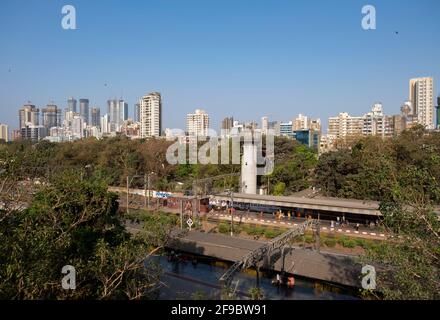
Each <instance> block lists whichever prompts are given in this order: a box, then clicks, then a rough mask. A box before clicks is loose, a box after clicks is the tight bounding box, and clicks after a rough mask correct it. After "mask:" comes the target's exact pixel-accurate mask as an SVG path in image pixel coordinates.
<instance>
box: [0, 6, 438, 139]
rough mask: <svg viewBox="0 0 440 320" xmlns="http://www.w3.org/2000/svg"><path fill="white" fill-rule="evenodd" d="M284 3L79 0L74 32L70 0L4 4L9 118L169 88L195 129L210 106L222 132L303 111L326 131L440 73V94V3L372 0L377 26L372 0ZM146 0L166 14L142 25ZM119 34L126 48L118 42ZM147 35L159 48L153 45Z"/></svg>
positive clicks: (173, 116) (175, 112) (4, 116)
mask: <svg viewBox="0 0 440 320" xmlns="http://www.w3.org/2000/svg"><path fill="white" fill-rule="evenodd" d="M276 3H277V5H273V4H265V3H264V2H261V1H256V2H252V6H251V2H249V1H242V2H240V3H237V4H235V3H234V7H233V8H234V10H232V11H231V5H232V4H233V3H232V2H228V1H222V2H217V3H216V2H213V3H209V4H208V3H202V2H200V1H190V2H187V3H185V5H183V4H179V3H178V2H175V5H173V7H172V8H169V7H167V6H166V5H164V4H160V3H140V4H137V5H134V6H130V7H125V6H123V5H122V4H119V3H115V2H110V3H108V2H107V3H106V5H103V4H102V3H99V2H96V3H87V2H84V1H73V2H72V5H74V6H75V7H76V9H77V16H78V29H77V30H71V31H66V30H63V29H62V28H61V27H60V20H61V17H62V15H61V7H62V5H63V4H64V3H62V2H60V1H53V2H50V3H46V2H45V3H39V2H34V1H26V2H20V1H17V2H2V4H1V5H0V6H1V7H2V10H1V11H0V12H1V13H0V15H1V18H2V19H1V22H0V24H1V27H2V30H10V31H8V33H7V34H6V33H2V34H1V36H0V40H1V41H2V43H6V44H8V45H7V46H5V47H4V48H3V49H2V51H1V53H0V55H1V57H2V58H1V59H0V82H1V83H2V84H4V85H2V86H1V88H0V95H1V96H2V98H3V99H2V101H1V102H0V110H1V111H0V122H1V123H5V124H8V125H9V128H10V129H14V128H16V127H17V120H16V118H17V110H18V109H19V108H20V107H21V106H22V105H23V104H25V103H26V101H28V100H29V101H31V102H32V104H35V105H36V106H37V107H39V108H42V107H43V106H46V105H47V104H52V103H53V104H55V105H57V106H58V107H59V108H62V109H64V108H65V107H66V106H67V105H66V104H67V101H66V100H67V97H70V96H74V97H75V98H77V99H78V101H79V99H80V98H84V97H85V98H88V99H89V105H90V107H92V106H93V107H96V106H98V107H100V109H101V114H105V112H104V110H105V105H106V101H107V100H108V99H109V98H110V97H120V96H122V97H124V100H125V101H126V102H127V103H128V106H129V108H128V109H129V117H131V118H133V107H134V104H135V103H137V102H138V101H139V99H140V98H141V97H142V95H143V94H144V93H145V92H154V91H158V92H160V93H161V94H162V96H163V114H164V118H163V128H185V122H184V121H185V118H186V114H187V113H188V112H190V111H191V110H194V109H195V108H202V109H205V110H206V111H207V112H208V113H209V115H210V118H211V123H212V127H213V128H214V129H217V130H218V131H219V128H220V123H221V120H222V119H223V118H224V117H225V116H227V115H233V116H234V118H237V119H240V120H241V121H252V120H257V119H259V118H260V117H261V116H268V117H269V119H270V120H283V119H285V118H286V117H285V116H286V114H287V115H289V117H293V116H294V115H297V114H299V113H307V115H308V116H310V117H312V118H321V119H323V129H324V131H325V130H326V128H327V121H326V119H328V118H329V117H330V116H333V115H335V113H336V112H343V111H344V112H349V113H350V114H363V113H364V112H365V110H369V108H370V106H371V105H372V104H373V103H375V102H376V101H380V102H382V104H383V106H384V109H385V110H386V112H387V113H389V114H397V113H399V110H400V106H401V105H402V103H403V102H404V101H405V100H407V99H409V97H408V96H407V95H408V79H411V78H415V77H433V78H434V97H436V96H437V95H438V94H439V92H440V90H439V82H438V79H440V70H439V67H438V59H436V53H437V52H439V42H438V41H435V39H436V34H437V31H438V30H439V22H438V19H436V17H435V14H434V13H435V12H438V9H439V8H440V4H439V3H438V1H428V0H425V1H420V2H417V4H414V3H409V2H404V3H402V2H400V1H399V2H397V1H389V2H387V3H378V2H377V1H373V2H372V4H373V5H375V7H376V9H377V15H378V18H377V20H378V21H377V30H370V31H366V30H363V29H362V28H361V25H360V22H361V19H362V14H361V8H362V6H363V5H364V4H365V3H364V2H363V1H350V2H344V6H337V8H336V6H335V7H333V6H332V5H331V4H328V3H326V2H323V1H321V2H320V1H317V2H316V3H314V4H313V5H312V4H307V3H305V2H295V3H289V2H286V1H277V2H276ZM147 6H148V8H149V9H150V11H151V9H153V11H154V12H155V14H154V15H152V16H151V17H150V18H149V19H147V20H143V23H140V22H138V20H139V19H138V18H139V17H140V16H141V15H142V12H143V8H145V7H147ZM316 8H319V9H318V10H316ZM25 9H26V10H25ZM213 11H214V12H215V14H214V16H213V17H212V14H210V13H211V12H213ZM6 12H8V14H6ZM117 15H122V16H123V17H125V18H126V19H125V20H124V21H125V23H124V24H123V25H119V24H117V25H113V24H112V23H111V21H115V20H114V19H113V18H115V17H117ZM23 20H26V21H30V24H31V25H32V28H29V25H28V24H23V23H21V22H20V21H23ZM208 20H209V22H210V23H207V21H208ZM165 21H167V23H165ZM408 21H411V23H408ZM312 22H313V23H315V25H313V24H311V23H312ZM202 25H203V26H204V27H203V28H201V26H202ZM329 26H331V27H329ZM396 30H398V31H399V32H398V34H396V32H395V31H396ZM103 31H105V34H102V32H103ZM98 34H99V35H102V36H101V37H98ZM114 39H117V40H118V41H120V46H118V47H119V48H114V49H112V50H109V49H108V46H106V44H108V43H110V41H113V40H114ZM143 39H151V43H155V45H156V46H157V48H156V49H155V50H147V49H148V48H149V43H150V42H149V41H145V42H146V44H143V43H140V42H139V40H143ZM264 39H270V41H268V42H266V41H264ZM262 43H263V45H262ZM409 43H411V46H410V45H409ZM134 45H136V48H137V50H133V49H132V48H134ZM419 47H423V48H424V51H423V59H420V58H418V57H419V49H418V48H419ZM25 48H26V50H24V49H25ZM52 48H56V50H52ZM84 48H86V50H84ZM29 49H31V50H29ZM32 49H34V50H32ZM143 74H145V75H147V76H143ZM37 79H38V81H37ZM61 80H62V81H61ZM436 80H437V81H436ZM77 108H79V103H78V105H77ZM255 114H257V115H258V116H255ZM251 115H252V116H251ZM286 120H287V119H286Z"/></svg>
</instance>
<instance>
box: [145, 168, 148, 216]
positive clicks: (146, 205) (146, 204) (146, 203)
mask: <svg viewBox="0 0 440 320" xmlns="http://www.w3.org/2000/svg"><path fill="white" fill-rule="evenodd" d="M147 180H148V178H147V174H144V196H145V197H144V207H147V210H148V200H147V189H148V187H147ZM148 192H149V191H148Z"/></svg>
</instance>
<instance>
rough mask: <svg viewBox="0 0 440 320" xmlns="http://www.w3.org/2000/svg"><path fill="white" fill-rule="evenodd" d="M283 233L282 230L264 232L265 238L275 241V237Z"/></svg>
mask: <svg viewBox="0 0 440 320" xmlns="http://www.w3.org/2000/svg"><path fill="white" fill-rule="evenodd" d="M281 233H282V231H280V230H272V229H266V231H265V232H264V236H265V237H266V238H268V239H273V238H275V237H278V236H279V235H280V234H281Z"/></svg>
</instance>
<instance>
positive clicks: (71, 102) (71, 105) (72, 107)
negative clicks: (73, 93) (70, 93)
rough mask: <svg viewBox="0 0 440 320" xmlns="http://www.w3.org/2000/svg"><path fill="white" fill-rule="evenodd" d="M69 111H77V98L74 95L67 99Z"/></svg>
mask: <svg viewBox="0 0 440 320" xmlns="http://www.w3.org/2000/svg"><path fill="white" fill-rule="evenodd" d="M68 111H72V112H77V111H76V99H75V98H74V97H69V99H67V110H66V112H68Z"/></svg>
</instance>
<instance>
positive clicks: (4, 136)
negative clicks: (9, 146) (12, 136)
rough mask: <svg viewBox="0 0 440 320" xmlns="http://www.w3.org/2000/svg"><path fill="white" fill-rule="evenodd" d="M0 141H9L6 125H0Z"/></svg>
mask: <svg viewBox="0 0 440 320" xmlns="http://www.w3.org/2000/svg"><path fill="white" fill-rule="evenodd" d="M0 140H4V141H5V142H8V141H9V130H8V125H7V124H1V123H0Z"/></svg>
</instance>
